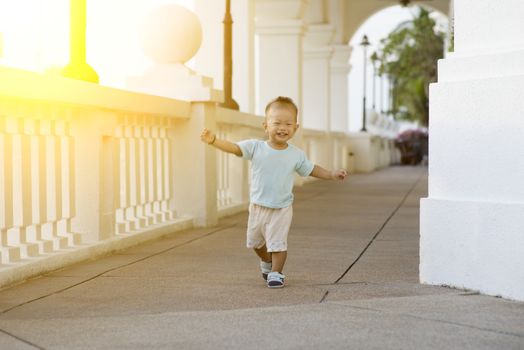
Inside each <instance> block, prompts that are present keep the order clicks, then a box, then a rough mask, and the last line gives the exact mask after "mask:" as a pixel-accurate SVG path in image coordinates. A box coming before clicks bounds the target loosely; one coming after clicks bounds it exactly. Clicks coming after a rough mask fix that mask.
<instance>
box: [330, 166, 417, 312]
mask: <svg viewBox="0 0 524 350" xmlns="http://www.w3.org/2000/svg"><path fill="white" fill-rule="evenodd" d="M424 174H425V171H422V172H421V174H420V175H419V177H418V178H417V180H416V181H415V183H414V184H413V185H412V186H411V187H410V189H409V190H408V192H407V193H406V194H405V195H404V198H402V200H401V201H400V203H399V204H398V205H397V207H396V208H395V209H394V210H393V211H392V212H391V214H390V215H389V217H388V218H387V219H386V220H385V221H384V223H383V224H382V226H381V227H380V228H379V229H378V231H377V232H376V233H375V235H373V237H372V238H371V240H370V241H369V243H368V244H367V245H366V246H365V247H364V249H363V250H362V251H361V252H360V254H359V255H358V256H357V258H356V259H355V261H353V262H352V263H351V265H349V267H348V268H347V269H346V271H344V272H343V273H342V275H340V277H339V278H338V279H337V280H336V281H335V282H333V283H332V284H331V285H337V284H338V282H339V281H340V280H341V279H343V278H344V277H345V276H346V275H347V273H348V272H349V271H350V270H351V269H352V268H353V266H355V264H356V263H357V262H358V261H359V260H360V258H361V257H362V256H363V255H364V253H366V251H367V250H368V249H369V247H370V246H371V244H373V242H374V241H375V239H376V238H377V237H378V235H379V234H380V233H382V230H384V228H385V227H386V225H387V224H388V223H389V221H390V220H391V219H392V218H393V216H395V214H396V213H397V211H398V210H399V209H400V208H401V207H402V205H403V204H404V202H405V201H406V199H407V198H408V197H409V195H410V194H411V193H412V192H413V190H414V189H415V188H416V187H417V185H418V184H419V182H420V180H421V179H422V178H423V177H424ZM326 297H327V293H326V294H324V296H323V297H322V300H321V301H320V302H323V301H325V299H326Z"/></svg>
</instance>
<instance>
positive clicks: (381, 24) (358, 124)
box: [348, 5, 448, 131]
mask: <svg viewBox="0 0 524 350" xmlns="http://www.w3.org/2000/svg"><path fill="white" fill-rule="evenodd" d="M424 7H425V8H428V9H429V10H431V11H432V12H431V17H432V18H433V19H434V20H435V22H436V23H437V26H438V27H439V30H440V31H442V32H447V28H448V23H447V22H448V21H447V17H446V16H445V15H444V14H443V13H442V12H440V11H435V10H434V9H433V8H429V7H428V6H424ZM417 9H418V8H417V7H402V6H398V5H397V6H387V7H383V8H381V9H377V10H375V11H373V12H371V14H370V15H369V17H368V18H367V19H366V20H365V21H363V23H362V24H361V25H360V27H358V29H356V30H355V31H354V33H353V35H352V37H351V38H350V39H349V45H350V46H351V47H353V51H352V55H351V58H350V64H351V67H352V69H351V72H350V74H349V77H348V80H349V82H348V84H349V96H348V99H349V130H350V131H358V130H361V128H362V127H363V113H364V112H363V100H364V98H363V97H364V96H365V97H366V111H369V113H366V114H367V115H366V119H367V123H368V124H371V128H372V129H373V125H378V126H380V125H382V126H383V125H385V124H388V123H391V122H392V117H391V116H388V115H387V111H388V110H390V106H391V104H392V98H391V95H390V87H391V84H390V82H389V81H388V80H387V79H386V78H385V77H384V76H383V77H379V76H378V69H374V67H373V64H372V62H371V61H370V56H371V55H372V53H373V52H375V51H377V49H378V48H379V45H380V40H381V39H383V38H385V37H387V35H388V34H389V33H390V32H392V31H393V30H394V29H395V28H397V27H398V26H399V25H400V24H401V23H403V22H406V21H411V20H413V18H414V17H415V15H416V14H417V11H418V10H417ZM364 35H367V37H368V39H369V42H370V45H369V46H368V47H367V50H366V51H367V52H366V57H367V64H366V76H365V79H364V50H363V47H362V46H361V45H360V43H361V41H362V38H363V36H364ZM364 80H366V81H365V82H364ZM364 85H365V91H364ZM415 126H416V125H414V124H413V123H401V124H400V125H399V127H400V130H402V129H406V128H411V127H415Z"/></svg>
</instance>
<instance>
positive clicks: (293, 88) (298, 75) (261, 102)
mask: <svg viewBox="0 0 524 350" xmlns="http://www.w3.org/2000/svg"><path fill="white" fill-rule="evenodd" d="M306 4H307V1H305V0H287V1H281V0H256V2H255V5H256V6H255V11H256V17H255V34H256V36H255V81H256V88H255V90H256V92H255V113H256V114H259V115H263V114H264V108H265V106H266V104H267V102H269V101H270V100H272V99H273V98H275V97H276V96H278V95H282V96H288V97H291V98H292V99H293V100H295V102H296V103H297V105H298V107H299V109H302V92H301V90H302V37H303V33H304V23H303V20H302V17H303V15H304V10H305V6H306ZM299 118H300V115H299Z"/></svg>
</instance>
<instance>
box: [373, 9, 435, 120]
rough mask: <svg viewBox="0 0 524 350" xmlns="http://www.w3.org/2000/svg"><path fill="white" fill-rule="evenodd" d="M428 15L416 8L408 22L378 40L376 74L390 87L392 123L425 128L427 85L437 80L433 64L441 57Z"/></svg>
mask: <svg viewBox="0 0 524 350" xmlns="http://www.w3.org/2000/svg"><path fill="white" fill-rule="evenodd" d="M435 28H436V22H435V20H433V19H432V18H431V17H430V12H429V11H427V10H426V9H424V8H422V7H418V10H417V11H416V15H415V17H414V18H413V20H411V21H407V22H403V23H401V24H400V25H399V26H398V27H397V28H396V29H395V30H394V31H392V32H391V33H390V34H389V35H388V36H387V37H386V38H384V39H382V40H381V48H380V49H379V51H378V58H379V61H380V69H379V74H380V75H382V74H387V75H388V76H389V77H390V80H391V81H394V82H395V83H394V86H393V110H392V111H390V112H391V113H393V115H394V117H395V118H396V119H407V120H413V121H415V120H416V121H419V122H420V123H421V124H422V125H428V121H429V84H430V83H431V82H434V81H436V79H437V61H438V59H440V58H442V57H443V54H444V37H445V34H444V33H443V32H439V31H437V30H436V29H435Z"/></svg>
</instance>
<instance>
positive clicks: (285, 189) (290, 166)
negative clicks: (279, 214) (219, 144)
mask: <svg viewBox="0 0 524 350" xmlns="http://www.w3.org/2000/svg"><path fill="white" fill-rule="evenodd" d="M237 145H238V147H240V149H241V150H242V158H244V159H248V160H251V188H250V199H251V203H255V204H258V205H261V206H264V207H268V208H285V207H288V206H290V205H291V204H292V203H293V182H294V174H295V172H297V173H298V174H299V175H300V176H308V175H309V174H311V172H312V171H313V168H314V166H315V165H314V164H313V163H311V161H310V160H309V159H307V157H306V154H305V153H304V152H303V151H302V150H301V149H299V148H297V147H295V146H293V145H291V144H288V147H287V148H286V149H283V150H276V149H274V148H272V147H271V146H269V145H268V144H267V142H266V141H261V140H245V141H240V142H237Z"/></svg>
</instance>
